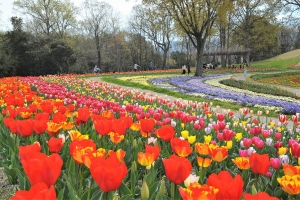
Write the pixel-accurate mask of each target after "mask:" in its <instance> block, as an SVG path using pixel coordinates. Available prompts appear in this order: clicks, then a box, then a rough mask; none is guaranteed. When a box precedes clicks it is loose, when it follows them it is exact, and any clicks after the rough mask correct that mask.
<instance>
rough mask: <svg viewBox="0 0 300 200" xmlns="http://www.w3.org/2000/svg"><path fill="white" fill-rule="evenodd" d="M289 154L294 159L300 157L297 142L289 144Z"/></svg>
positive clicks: (299, 145) (299, 147)
mask: <svg viewBox="0 0 300 200" xmlns="http://www.w3.org/2000/svg"><path fill="white" fill-rule="evenodd" d="M290 147H291V153H292V155H293V156H294V157H297V158H299V157H300V144H299V143H298V142H293V143H291V146H290Z"/></svg>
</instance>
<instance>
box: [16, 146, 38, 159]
mask: <svg viewBox="0 0 300 200" xmlns="http://www.w3.org/2000/svg"><path fill="white" fill-rule="evenodd" d="M41 149H42V147H41V145H40V143H38V142H35V143H33V144H31V145H26V146H19V157H20V160H21V161H22V160H28V159H29V158H30V156H31V154H32V153H36V152H40V151H41Z"/></svg>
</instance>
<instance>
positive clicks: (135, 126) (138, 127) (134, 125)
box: [130, 123, 141, 131]
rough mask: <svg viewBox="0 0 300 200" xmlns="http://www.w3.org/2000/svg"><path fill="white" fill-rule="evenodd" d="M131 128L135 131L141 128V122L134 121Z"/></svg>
mask: <svg viewBox="0 0 300 200" xmlns="http://www.w3.org/2000/svg"><path fill="white" fill-rule="evenodd" d="M130 129H131V130H133V131H139V130H141V124H137V123H133V124H131V126H130Z"/></svg>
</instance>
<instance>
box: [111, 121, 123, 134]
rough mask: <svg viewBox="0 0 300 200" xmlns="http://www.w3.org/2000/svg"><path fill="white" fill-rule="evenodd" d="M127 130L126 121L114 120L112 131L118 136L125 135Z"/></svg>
mask: <svg viewBox="0 0 300 200" xmlns="http://www.w3.org/2000/svg"><path fill="white" fill-rule="evenodd" d="M126 129H127V125H126V121H125V120H124V119H113V120H112V127H111V131H112V132H114V133H117V134H118V135H125V133H126Z"/></svg>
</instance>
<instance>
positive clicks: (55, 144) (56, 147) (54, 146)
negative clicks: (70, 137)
mask: <svg viewBox="0 0 300 200" xmlns="http://www.w3.org/2000/svg"><path fill="white" fill-rule="evenodd" d="M48 147H49V150H50V152H51V153H59V152H60V150H61V148H62V147H63V140H62V138H53V137H52V138H50V140H49V141H48Z"/></svg>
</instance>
